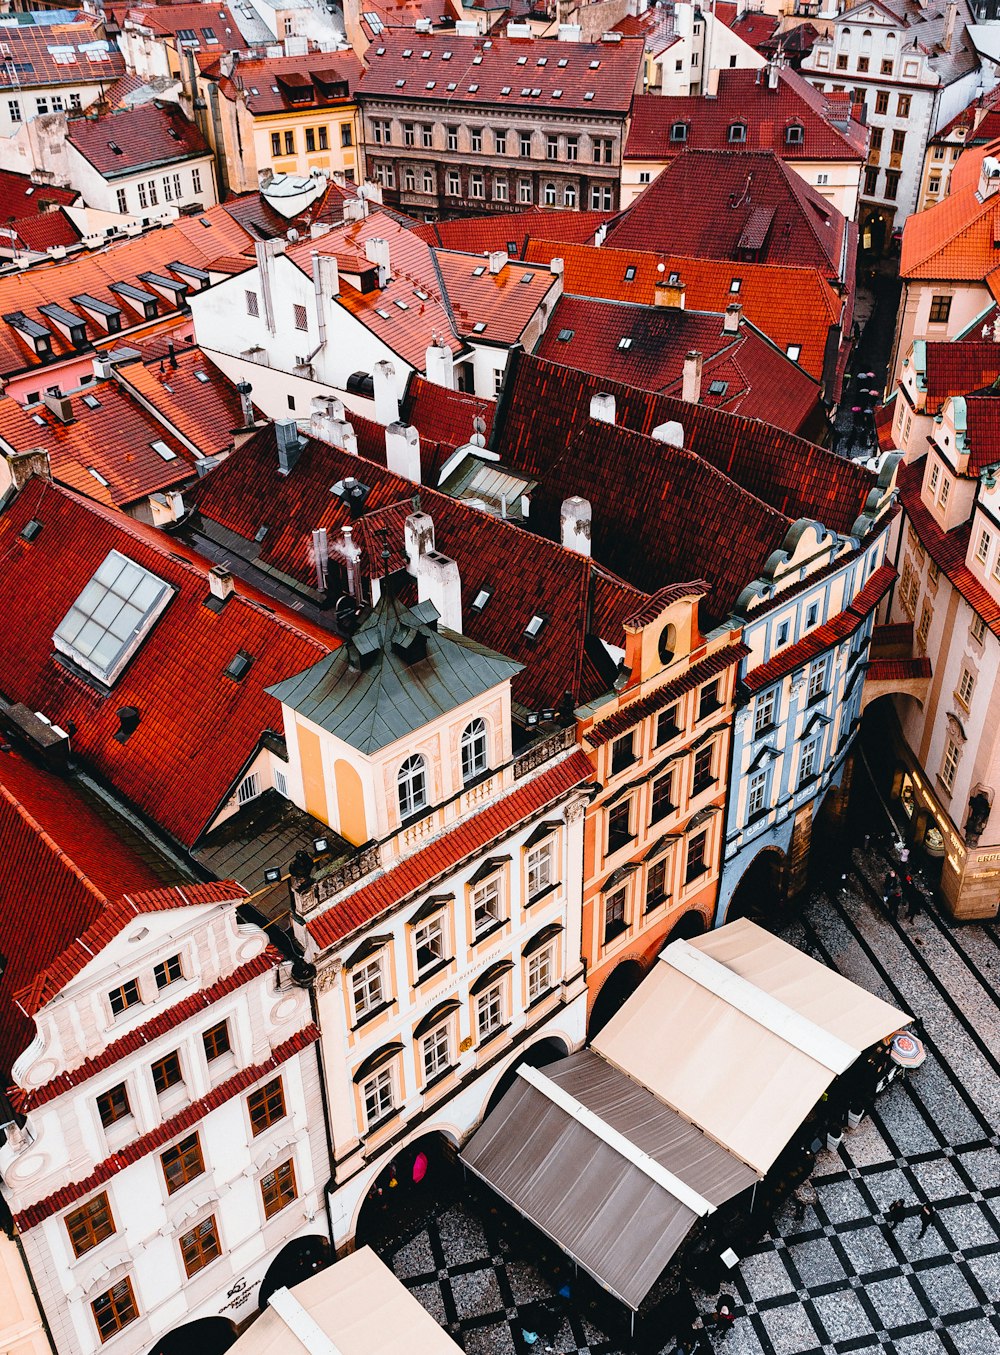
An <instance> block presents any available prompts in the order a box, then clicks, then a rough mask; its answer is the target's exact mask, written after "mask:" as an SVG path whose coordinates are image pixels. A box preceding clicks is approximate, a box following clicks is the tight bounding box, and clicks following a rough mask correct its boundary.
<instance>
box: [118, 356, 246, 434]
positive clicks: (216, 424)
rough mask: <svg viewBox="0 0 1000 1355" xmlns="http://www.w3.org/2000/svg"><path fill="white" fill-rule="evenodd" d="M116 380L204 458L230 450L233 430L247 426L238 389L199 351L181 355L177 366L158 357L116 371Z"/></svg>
mask: <svg viewBox="0 0 1000 1355" xmlns="http://www.w3.org/2000/svg"><path fill="white" fill-rule="evenodd" d="M115 379H116V380H117V381H119V382H121V384H122V386H123V387H124V388H125V389H126V390H129V391H134V392H135V394H136V395H137V396H138V397H139V398H140V399H141V400H145V401H147V402H148V403H149V404H150V405H152V406H153V408H154V409H155V410H156V412H157V414H159V416H160V418H161V419H162V420H163V421H164V422H165V423H167V424H169V425H170V426H171V427H172V428H174V429H176V431H177V432H178V433H179V434H180V436H181V437H182V438H185V439H186V440H187V441H188V442H189V443H190V444H192V445H193V446H194V447H197V449H198V451H199V452H201V454H202V456H216V455H218V453H219V452H224V451H226V450H228V449H229V448H231V447H232V445H233V430H234V429H237V428H242V427H243V407H242V405H241V403H240V397H239V396H238V395H237V393H236V387H235V385H234V384H233V382H232V381H230V380H229V378H228V377H227V376H225V375H224V374H223V373H222V372H220V371H219V369H218V367H216V366H215V365H214V364H213V363H212V362H209V361H208V359H207V358H206V357H205V356H204V354H203V353H202V351H201V349H200V348H188V349H185V350H177V351H176V352H175V355H174V360H173V362H171V361H170V360H169V359H167V360H166V361H164V359H163V358H162V357H160V358H159V359H155V358H151V359H150V360H149V361H148V362H146V363H141V362H131V363H128V364H127V365H125V366H121V367H116V368H115Z"/></svg>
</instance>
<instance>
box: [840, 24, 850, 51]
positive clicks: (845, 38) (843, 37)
mask: <svg viewBox="0 0 1000 1355" xmlns="http://www.w3.org/2000/svg"><path fill="white" fill-rule="evenodd" d="M850 41H851V30H850V29H849V28H842V29H841V30H840V45H841V47H846V46H847V45H848V43H849V42H850Z"/></svg>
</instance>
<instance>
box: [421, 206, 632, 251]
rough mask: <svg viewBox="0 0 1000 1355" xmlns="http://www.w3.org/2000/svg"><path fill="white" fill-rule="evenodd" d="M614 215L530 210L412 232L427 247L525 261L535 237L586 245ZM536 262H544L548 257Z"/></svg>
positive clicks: (465, 219)
mask: <svg viewBox="0 0 1000 1355" xmlns="http://www.w3.org/2000/svg"><path fill="white" fill-rule="evenodd" d="M616 216H617V213H616V212H563V211H557V210H556V209H555V208H545V207H532V208H531V209H529V210H528V211H525V212H505V213H503V214H502V215H497V214H496V213H494V214H493V215H492V216H466V217H457V218H456V219H455V220H453V221H426V222H420V223H419V224H418V225H417V226H415V227H414V233H415V234H416V235H419V236H420V238H421V239H422V240H426V241H427V243H428V244H430V245H440V246H441V247H442V248H443V249H458V250H466V251H468V252H470V253H473V254H480V253H488V252H489V251H490V250H494V249H505V250H506V251H507V253H508V254H509V255H510V257H511V258H512V259H525V258H527V257H528V254H527V252H526V251H527V246H528V242H529V240H531V239H533V238H534V237H535V236H540V237H542V238H543V239H545V240H558V241H561V242H564V243H570V242H572V243H575V244H581V245H590V244H593V241H594V237H595V235H596V234H597V232H598V231H599V230H600V228H601V226H603V225H606V224H607V223H608V222H609V221H613V220H614V219H615V217H616ZM538 262H540V263H542V262H544V263H548V258H545V259H539V260H538Z"/></svg>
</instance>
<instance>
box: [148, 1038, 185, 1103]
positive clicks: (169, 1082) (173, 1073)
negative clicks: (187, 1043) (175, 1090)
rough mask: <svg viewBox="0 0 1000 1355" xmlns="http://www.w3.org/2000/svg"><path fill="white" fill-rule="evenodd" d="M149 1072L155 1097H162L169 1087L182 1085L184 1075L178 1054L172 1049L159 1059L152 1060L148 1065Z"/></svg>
mask: <svg viewBox="0 0 1000 1355" xmlns="http://www.w3.org/2000/svg"><path fill="white" fill-rule="evenodd" d="M149 1071H150V1075H151V1076H152V1079H153V1089H154V1091H155V1092H156V1094H157V1096H162V1095H163V1093H164V1092H168V1091H169V1090H170V1088H171V1087H177V1086H181V1085H183V1082H184V1073H183V1070H182V1069H181V1060H180V1053H179V1052H178V1050H176V1049H172V1050H171V1051H170V1053H169V1054H164V1055H163V1056H162V1057H161V1058H158V1059H154V1060H153V1062H152V1063H151V1064H150V1065H149Z"/></svg>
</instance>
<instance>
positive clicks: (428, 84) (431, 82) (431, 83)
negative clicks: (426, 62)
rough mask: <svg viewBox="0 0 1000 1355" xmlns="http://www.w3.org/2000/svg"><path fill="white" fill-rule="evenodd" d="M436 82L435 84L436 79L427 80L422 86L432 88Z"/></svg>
mask: <svg viewBox="0 0 1000 1355" xmlns="http://www.w3.org/2000/svg"><path fill="white" fill-rule="evenodd" d="M436 84H437V81H436V80H428V81H427V84H426V85H425V86H424V88H425V89H433V88H434V86H435V85H436Z"/></svg>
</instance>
